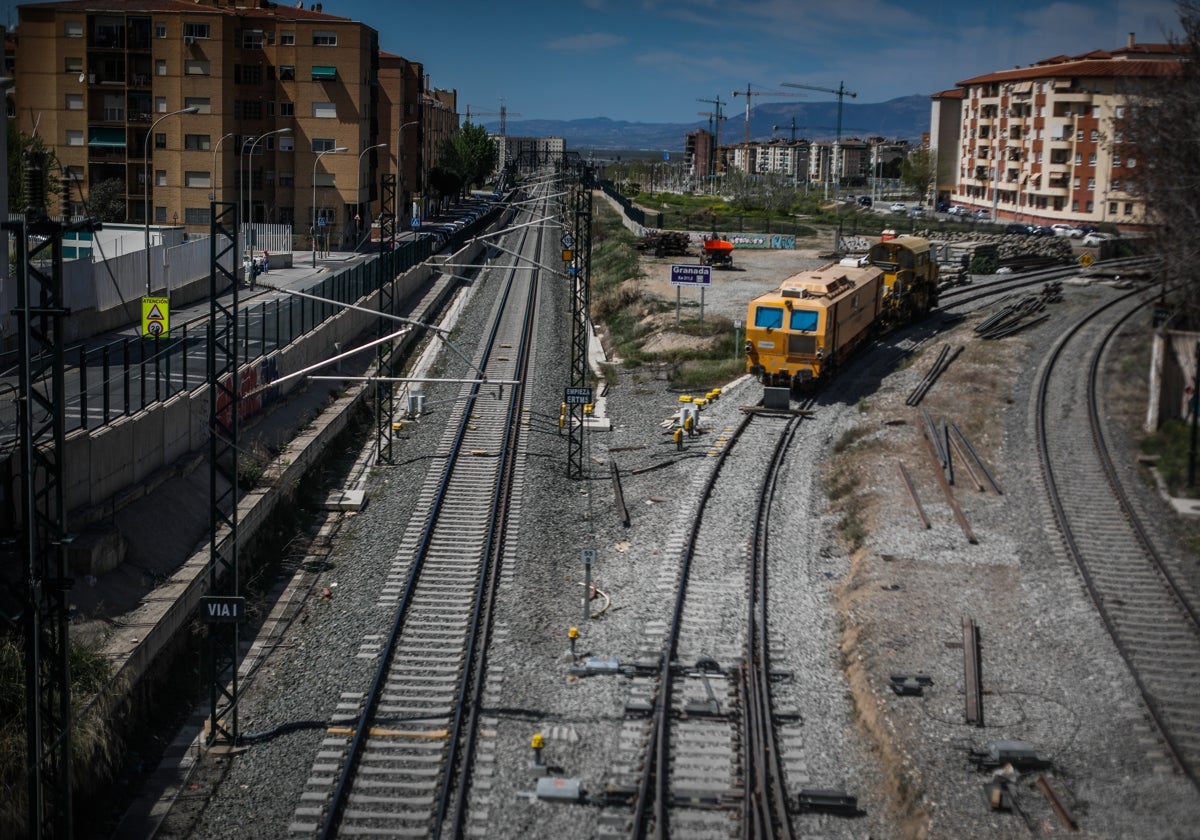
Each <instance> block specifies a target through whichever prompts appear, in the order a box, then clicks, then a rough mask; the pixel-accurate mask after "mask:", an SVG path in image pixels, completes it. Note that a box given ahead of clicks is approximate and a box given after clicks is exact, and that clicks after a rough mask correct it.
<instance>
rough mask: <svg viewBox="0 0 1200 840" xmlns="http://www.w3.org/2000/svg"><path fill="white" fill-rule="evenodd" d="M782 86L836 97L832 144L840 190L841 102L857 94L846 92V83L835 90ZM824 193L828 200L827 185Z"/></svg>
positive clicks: (794, 84) (812, 86) (811, 86)
mask: <svg viewBox="0 0 1200 840" xmlns="http://www.w3.org/2000/svg"><path fill="white" fill-rule="evenodd" d="M782 84H783V86H784V87H790V88H800V89H802V90H816V91H820V92H821V93H832V94H834V95H835V96H837V98H838V109H837V140H836V141H835V142H834V163H835V164H836V166H837V184H838V187H839V188H840V187H841V184H842V155H841V148H842V100H843V99H844V98H845V97H847V96H849V97H850V98H851V99H853V98H854V97H856V96H858V94H857V93H855V92H854V91H852V90H846V83H845V82H838V86H837V87H836V88H823V87H817V86H815V85H800V84H796V83H794V82H783V83H782ZM825 193H826V198H828V197H829V186H828V184H826V186H825Z"/></svg>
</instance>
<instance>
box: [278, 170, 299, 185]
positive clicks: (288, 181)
mask: <svg viewBox="0 0 1200 840" xmlns="http://www.w3.org/2000/svg"><path fill="white" fill-rule="evenodd" d="M295 185H296V175H295V173H293V172H280V173H279V186H281V187H294V186H295Z"/></svg>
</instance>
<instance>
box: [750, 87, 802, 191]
mask: <svg viewBox="0 0 1200 840" xmlns="http://www.w3.org/2000/svg"><path fill="white" fill-rule="evenodd" d="M733 95H734V96H744V97H746V139H745V141H743V148H744V149H745V151H744V152H743V153H742V154H743V157H744V160H743V161H742V170H743V171H744V172H745V173H746V174H747V175H749V174H750V171H751V167H750V101H751V100H752V99H753V98H754V97H755V96H807V95H808V94H805V93H788V92H786V91H779V90H751V88H750V83H749V82H747V83H746V89H745V90H735V91H734V92H733ZM794 122H795V120H794V118H793V123H794ZM793 139H795V138H794V137H793Z"/></svg>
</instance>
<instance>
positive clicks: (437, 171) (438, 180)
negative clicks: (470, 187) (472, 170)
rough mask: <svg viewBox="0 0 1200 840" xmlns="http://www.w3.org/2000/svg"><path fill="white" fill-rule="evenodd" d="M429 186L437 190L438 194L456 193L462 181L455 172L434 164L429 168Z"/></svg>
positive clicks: (459, 189) (460, 187)
mask: <svg viewBox="0 0 1200 840" xmlns="http://www.w3.org/2000/svg"><path fill="white" fill-rule="evenodd" d="M429 186H431V187H433V188H434V189H435V190H437V192H438V195H439V196H449V195H458V194H459V193H460V192H461V191H462V187H463V182H462V178H460V177H458V173H457V172H454V171H452V170H450V169H447V168H446V167H444V166H435V167H433V169H430V170H429Z"/></svg>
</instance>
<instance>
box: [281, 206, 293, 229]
mask: <svg viewBox="0 0 1200 840" xmlns="http://www.w3.org/2000/svg"><path fill="white" fill-rule="evenodd" d="M279 224H281V225H294V224H296V208H295V207H280V208H279Z"/></svg>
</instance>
